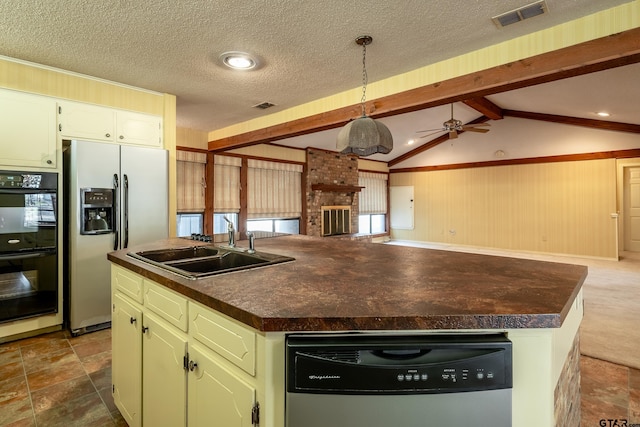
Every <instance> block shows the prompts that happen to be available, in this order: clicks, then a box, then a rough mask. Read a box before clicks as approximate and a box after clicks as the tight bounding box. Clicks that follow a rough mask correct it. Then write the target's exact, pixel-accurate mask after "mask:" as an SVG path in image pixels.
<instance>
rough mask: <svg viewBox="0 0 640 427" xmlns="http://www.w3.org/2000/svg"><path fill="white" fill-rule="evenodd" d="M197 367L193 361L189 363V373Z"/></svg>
mask: <svg viewBox="0 0 640 427" xmlns="http://www.w3.org/2000/svg"><path fill="white" fill-rule="evenodd" d="M197 367H198V364H197V363H196V362H194V361H193V360H191V361H189V370H190V371H191V372H193V371H195V370H196V368H197Z"/></svg>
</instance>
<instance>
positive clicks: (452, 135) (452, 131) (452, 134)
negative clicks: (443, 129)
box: [449, 129, 458, 139]
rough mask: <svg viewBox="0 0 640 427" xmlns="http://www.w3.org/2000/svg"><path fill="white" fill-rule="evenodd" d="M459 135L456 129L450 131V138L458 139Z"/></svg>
mask: <svg viewBox="0 0 640 427" xmlns="http://www.w3.org/2000/svg"><path fill="white" fill-rule="evenodd" d="M457 137H458V132H456V130H455V129H451V130H450V131H449V139H456V138H457Z"/></svg>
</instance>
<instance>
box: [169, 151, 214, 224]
mask: <svg viewBox="0 0 640 427" xmlns="http://www.w3.org/2000/svg"><path fill="white" fill-rule="evenodd" d="M176 160H177V162H176V174H177V177H176V190H177V210H178V212H181V213H190V212H204V206H205V204H204V199H205V189H206V181H205V165H206V163H207V155H206V154H204V153H197V152H192V151H181V150H178V151H176Z"/></svg>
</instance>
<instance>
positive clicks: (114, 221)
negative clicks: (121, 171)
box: [113, 173, 120, 251]
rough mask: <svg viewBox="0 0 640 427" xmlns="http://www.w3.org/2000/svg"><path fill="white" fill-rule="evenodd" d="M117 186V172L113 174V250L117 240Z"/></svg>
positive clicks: (115, 248) (116, 245) (115, 247)
mask: <svg viewBox="0 0 640 427" xmlns="http://www.w3.org/2000/svg"><path fill="white" fill-rule="evenodd" d="M118 187H120V183H119V182H118V174H117V173H114V174H113V217H114V218H113V235H114V238H113V250H114V251H117V250H118V242H119V234H120V233H118V231H119V230H118V204H117V200H118Z"/></svg>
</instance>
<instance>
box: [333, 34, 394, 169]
mask: <svg viewBox="0 0 640 427" xmlns="http://www.w3.org/2000/svg"><path fill="white" fill-rule="evenodd" d="M372 41H373V38H372V37H371V36H360V37H358V38H356V43H357V44H358V45H360V46H362V99H361V100H360V104H361V106H362V116H361V117H359V118H357V119H355V120H352V121H350V122H349V123H347V124H346V125H345V126H344V127H343V128H342V129H340V133H339V134H338V140H337V142H336V147H337V149H338V151H339V152H340V153H342V154H349V153H354V154H357V155H358V156H362V157H365V156H370V155H372V154H376V153H382V154H387V153H390V152H391V150H392V149H393V136H392V135H391V131H390V130H389V128H387V127H386V126H385V125H384V124H382V123H380V122H378V121H376V120H373V119H372V118H370V117H367V115H366V111H365V100H366V92H367V67H366V57H367V45H369V44H371V42H372Z"/></svg>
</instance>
